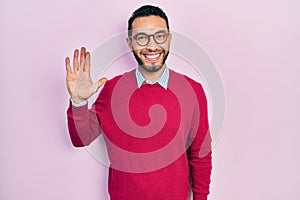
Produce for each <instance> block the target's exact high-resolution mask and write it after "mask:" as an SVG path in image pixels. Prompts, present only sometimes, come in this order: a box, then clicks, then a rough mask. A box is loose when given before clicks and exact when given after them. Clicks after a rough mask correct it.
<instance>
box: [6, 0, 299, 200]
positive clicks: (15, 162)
mask: <svg viewBox="0 0 300 200" xmlns="http://www.w3.org/2000/svg"><path fill="white" fill-rule="evenodd" d="M149 2H157V1H145V3H149ZM179 2H180V3H175V1H171V0H170V1H167V0H165V1H160V2H159V3H158V5H160V6H161V7H162V8H163V9H164V10H165V11H166V13H167V14H168V16H169V18H170V26H171V28H172V29H174V30H176V31H178V32H181V33H183V34H185V35H187V36H189V37H191V38H192V39H193V40H195V41H196V42H198V43H199V44H201V45H202V46H203V47H204V48H205V49H206V50H207V52H208V53H209V55H210V56H211V58H212V59H213V60H214V62H215V64H216V65H217V68H218V70H219V72H220V74H221V76H222V78H223V81H224V86H225V90H226V120H225V125H224V129H223V132H222V136H221V138H220V140H219V142H218V144H217V145H216V147H215V148H214V160H213V162H214V169H213V175H212V181H213V183H212V187H211V195H210V199H211V200H213V199H218V200H266V199H268V200H282V199H289V200H298V199H300V190H299V188H300V175H299V172H298V171H297V169H299V168H300V156H299V152H300V144H299V141H300V134H299V133H300V123H299V119H300V105H299V102H300V101H299V100H300V89H299V85H300V81H299V78H298V77H299V73H300V68H299V67H300V65H299V64H300V62H299V46H300V32H299V31H300V24H299V18H300V16H299V14H298V13H299V6H300V3H299V2H298V1H296V0H253V1H239V0H228V1H221V0H218V1H179ZM155 4H156V3H155ZM140 5H142V3H141V1H134V0H132V1H116V0H110V1H106V2H105V3H104V2H103V1H95V0H94V1H92V0H87V1H78V0H72V1H71V0H66V1H60V0H51V1H50V0H49V1H38V0H28V1H21V0H10V1H8V0H2V1H1V3H0V24H1V31H0V66H1V78H0V88H1V118H0V120H1V121H0V122H1V126H0V133H1V140H0V162H1V163H0V199H1V200H19V199H26V200H27V199H28V200H38V199H44V200H50V199H51V200H52V199H66V200H67V199H72V200H82V199H87V200H99V199H101V200H105V199H108V195H107V183H106V182H107V171H106V170H107V169H106V167H105V166H103V165H102V164H100V163H98V162H97V161H96V160H95V159H93V158H92V156H90V155H89V153H88V152H87V151H85V150H83V149H75V148H73V147H72V145H71V143H70V140H69V137H68V133H67V127H66V114H65V112H66V109H67V106H68V93H67V91H66V86H65V67H64V58H65V57H66V56H70V55H72V52H73V50H74V49H75V48H79V47H81V46H86V47H87V48H88V49H89V50H92V49H94V48H95V47H96V46H97V45H98V44H99V43H101V42H103V41H104V40H106V39H107V38H109V37H111V36H112V35H115V34H117V33H119V32H121V31H124V30H125V29H126V28H127V19H128V17H129V16H130V14H131V12H132V11H133V10H134V9H136V8H137V7H139V6H140ZM187 73H188V72H187Z"/></svg>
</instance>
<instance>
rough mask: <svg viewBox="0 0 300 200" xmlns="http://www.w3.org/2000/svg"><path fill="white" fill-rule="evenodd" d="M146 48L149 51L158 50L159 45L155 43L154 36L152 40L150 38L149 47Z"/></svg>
mask: <svg viewBox="0 0 300 200" xmlns="http://www.w3.org/2000/svg"><path fill="white" fill-rule="evenodd" d="M146 48H147V49H148V50H151V51H155V50H157V48H158V45H157V43H156V42H155V41H154V36H153V35H151V36H150V38H149V43H148V45H147V47H146Z"/></svg>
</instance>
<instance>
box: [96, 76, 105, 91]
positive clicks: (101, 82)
mask: <svg viewBox="0 0 300 200" xmlns="http://www.w3.org/2000/svg"><path fill="white" fill-rule="evenodd" d="M106 81H107V78H105V77H104V78H101V79H99V81H98V82H97V86H96V87H97V90H98V89H99V88H100V87H101V86H102V85H103V84H104V83H105V82H106Z"/></svg>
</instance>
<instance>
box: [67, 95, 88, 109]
mask: <svg viewBox="0 0 300 200" xmlns="http://www.w3.org/2000/svg"><path fill="white" fill-rule="evenodd" d="M70 101H71V103H72V105H73V106H75V107H80V106H84V105H86V104H87V103H88V101H87V100H83V101H80V102H78V103H77V101H75V100H74V99H73V98H72V97H71V98H70Z"/></svg>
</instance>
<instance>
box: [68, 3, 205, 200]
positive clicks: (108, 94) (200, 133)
mask: <svg viewBox="0 0 300 200" xmlns="http://www.w3.org/2000/svg"><path fill="white" fill-rule="evenodd" d="M126 40H127V43H128V46H129V48H130V49H131V50H132V52H133V54H134V56H135V58H136V60H137V62H138V67H137V68H136V69H135V70H132V71H129V72H127V73H124V74H123V75H119V76H116V77H115V78H113V79H111V80H109V81H107V79H106V78H101V79H100V80H99V81H98V82H97V83H95V84H94V83H92V81H91V79H90V53H89V52H86V50H85V48H81V51H80V57H79V51H78V50H75V52H74V57H73V70H72V69H71V65H70V59H69V58H66V70H67V87H68V91H69V93H70V96H71V101H70V106H69V109H68V111H67V115H68V127H69V133H70V137H71V140H72V143H73V145H74V146H76V147H82V146H87V145H89V144H90V143H91V142H93V141H94V140H95V139H96V138H97V137H98V136H99V135H100V134H103V135H104V138H105V142H106V145H107V151H108V155H109V159H110V162H111V164H110V168H109V180H108V191H109V194H110V197H111V200H135V199H137V200H152V199H155V200H160V199H161V200H167V199H170V200H176V199H178V200H186V199H187V198H188V195H189V192H190V187H192V191H193V199H194V200H205V199H207V195H208V194H209V184H210V174H211V145H210V144H211V137H210V134H209V126H208V116H207V102H206V97H205V93H204V90H203V88H202V86H201V84H199V83H197V82H195V81H193V80H192V79H190V78H188V77H187V76H184V75H181V74H179V73H177V72H175V71H173V70H171V69H169V68H168V67H167V66H166V64H165V61H166V59H167V57H168V54H169V48H170V44H171V40H172V34H171V33H170V30H169V23H168V18H167V16H166V15H165V13H164V12H163V11H162V10H161V9H160V8H158V7H155V6H150V5H146V6H142V7H140V8H139V9H137V10H136V11H135V12H134V13H133V15H132V16H131V18H130V19H129V21H128V38H126ZM78 57H79V61H78ZM104 83H105V84H104ZM103 84H104V87H103V89H102V90H101V92H100V94H99V96H98V98H97V99H96V101H95V103H94V104H93V106H92V108H91V109H88V106H87V99H88V98H89V97H91V96H92V95H93V94H94V93H95V92H96V91H97V90H98V89H99V88H100V87H101V86H102V85H103ZM189 175H190V177H191V186H190V183H189Z"/></svg>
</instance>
